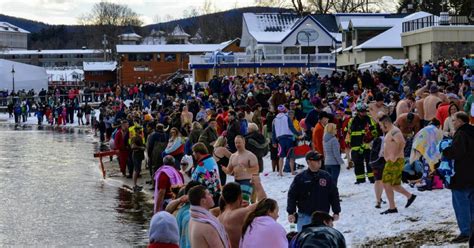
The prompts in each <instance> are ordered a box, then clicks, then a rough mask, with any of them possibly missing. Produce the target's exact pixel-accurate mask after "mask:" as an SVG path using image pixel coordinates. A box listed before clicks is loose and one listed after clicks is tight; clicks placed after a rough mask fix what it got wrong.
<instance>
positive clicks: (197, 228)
mask: <svg viewBox="0 0 474 248" xmlns="http://www.w3.org/2000/svg"><path fill="white" fill-rule="evenodd" d="M188 199H189V202H190V204H191V207H190V220H189V230H188V231H189V241H190V243H191V247H200V248H201V247H202V248H226V247H229V245H230V244H229V238H228V236H227V233H226V231H225V229H224V226H223V225H222V224H221V223H220V222H219V220H218V219H217V218H216V217H214V216H213V215H212V214H211V213H210V212H209V209H210V208H212V207H213V206H214V200H213V199H212V194H211V193H209V191H208V190H207V189H206V187H204V186H202V185H198V186H194V187H192V188H191V189H190V190H189V192H188Z"/></svg>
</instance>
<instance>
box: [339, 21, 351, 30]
mask: <svg viewBox="0 0 474 248" xmlns="http://www.w3.org/2000/svg"><path fill="white" fill-rule="evenodd" d="M348 29H349V22H348V21H342V22H341V23H339V30H348Z"/></svg>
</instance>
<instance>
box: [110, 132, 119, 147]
mask: <svg viewBox="0 0 474 248" xmlns="http://www.w3.org/2000/svg"><path fill="white" fill-rule="evenodd" d="M117 131H118V128H116V129H115V130H114V132H113V133H112V135H111V136H110V140H109V147H110V150H115V147H116V146H115V135H116V134H117Z"/></svg>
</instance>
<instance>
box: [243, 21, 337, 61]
mask: <svg viewBox="0 0 474 248" xmlns="http://www.w3.org/2000/svg"><path fill="white" fill-rule="evenodd" d="M340 42H341V35H340V34H339V33H338V29H337V22H336V18H335V16H334V15H307V16H304V17H300V16H299V15H296V14H277V13H267V14H255V13H244V16H243V23H242V38H241V43H240V46H241V47H245V49H246V55H247V56H251V57H255V59H254V60H256V61H259V60H262V59H264V60H265V61H267V60H271V61H279V62H281V63H283V64H287V63H288V62H291V63H293V62H297V63H299V64H304V65H301V66H328V63H329V64H330V65H329V66H334V63H335V58H334V56H333V55H332V54H331V52H332V51H333V50H334V49H336V48H337V47H339V46H340ZM308 55H309V65H308V62H307V57H308Z"/></svg>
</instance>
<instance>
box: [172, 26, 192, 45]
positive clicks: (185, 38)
mask: <svg viewBox="0 0 474 248" xmlns="http://www.w3.org/2000/svg"><path fill="white" fill-rule="evenodd" d="M189 37H191V35H189V34H188V33H186V32H185V31H184V29H183V28H182V27H181V26H180V25H176V27H174V29H173V32H171V33H170V34H169V35H168V38H167V40H168V43H170V44H189Z"/></svg>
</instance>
